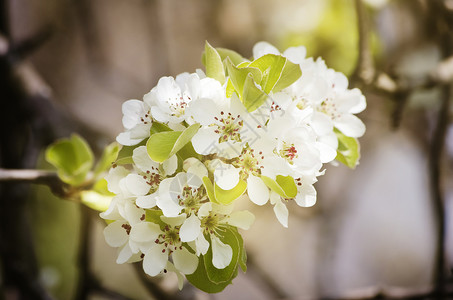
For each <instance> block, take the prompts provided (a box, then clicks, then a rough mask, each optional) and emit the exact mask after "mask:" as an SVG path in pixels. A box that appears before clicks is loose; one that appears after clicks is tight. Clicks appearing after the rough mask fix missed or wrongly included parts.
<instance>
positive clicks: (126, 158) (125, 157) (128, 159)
mask: <svg viewBox="0 0 453 300" xmlns="http://www.w3.org/2000/svg"><path fill="white" fill-rule="evenodd" d="M153 125H154V124H153ZM145 145H146V140H143V141H141V142H140V143H138V144H137V145H135V146H121V149H120V150H119V152H118V156H117V158H116V161H115V164H117V165H127V164H132V163H134V161H133V160H132V154H133V152H134V149H135V148H137V147H140V146H145Z"/></svg>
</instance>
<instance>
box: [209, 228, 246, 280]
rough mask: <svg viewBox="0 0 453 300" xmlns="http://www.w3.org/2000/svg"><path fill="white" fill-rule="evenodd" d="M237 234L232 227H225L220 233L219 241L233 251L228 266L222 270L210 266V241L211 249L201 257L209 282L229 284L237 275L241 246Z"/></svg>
mask: <svg viewBox="0 0 453 300" xmlns="http://www.w3.org/2000/svg"><path fill="white" fill-rule="evenodd" d="M238 235H239V234H238V233H237V231H236V232H235V231H234V228H233V227H232V226H226V227H225V229H224V231H223V232H222V233H221V236H220V240H221V241H222V242H223V243H224V244H227V245H229V246H230V247H231V249H232V250H233V256H232V258H231V262H230V264H229V265H228V266H226V267H225V268H223V269H217V268H216V267H214V265H213V264H212V241H211V247H210V248H209V250H208V252H206V254H205V255H204V256H203V259H204V265H205V266H206V271H207V275H208V278H209V280H210V281H211V282H213V283H216V284H219V283H224V282H231V281H232V279H233V278H234V277H235V276H236V275H237V268H238V263H239V257H240V252H241V244H240V242H239V240H238V237H237V236H238ZM241 239H242V238H241Z"/></svg>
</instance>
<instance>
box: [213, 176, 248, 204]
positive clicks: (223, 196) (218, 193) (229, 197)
mask: <svg viewBox="0 0 453 300" xmlns="http://www.w3.org/2000/svg"><path fill="white" fill-rule="evenodd" d="M246 189H247V182H245V181H244V180H239V182H238V184H237V185H236V186H235V187H234V188H232V189H231V190H223V189H221V188H220V187H219V186H218V185H217V184H214V198H215V200H216V201H217V202H218V203H221V204H224V205H228V204H230V203H232V202H233V201H234V200H236V199H237V198H239V197H240V196H242V194H244V192H245V190H246Z"/></svg>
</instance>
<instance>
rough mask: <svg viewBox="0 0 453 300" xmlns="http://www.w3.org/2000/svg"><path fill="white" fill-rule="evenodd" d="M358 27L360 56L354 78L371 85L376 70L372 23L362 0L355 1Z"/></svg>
mask: <svg viewBox="0 0 453 300" xmlns="http://www.w3.org/2000/svg"><path fill="white" fill-rule="evenodd" d="M355 9H356V15H357V27H358V31H359V45H358V48H359V56H358V58H357V64H356V69H355V71H354V75H353V77H355V78H358V79H359V80H360V81H361V82H363V83H365V84H370V83H371V82H372V80H373V78H374V75H375V70H374V65H373V57H372V53H371V48H370V23H369V14H368V12H367V10H366V8H365V6H364V4H363V2H362V0H355Z"/></svg>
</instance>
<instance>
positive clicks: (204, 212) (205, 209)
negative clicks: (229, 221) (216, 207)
mask: <svg viewBox="0 0 453 300" xmlns="http://www.w3.org/2000/svg"><path fill="white" fill-rule="evenodd" d="M212 204H213V203H212V202H207V203H204V204H202V205H201V206H200V209H199V210H198V216H199V217H207V216H208V215H209V212H210V211H211V210H212Z"/></svg>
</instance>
